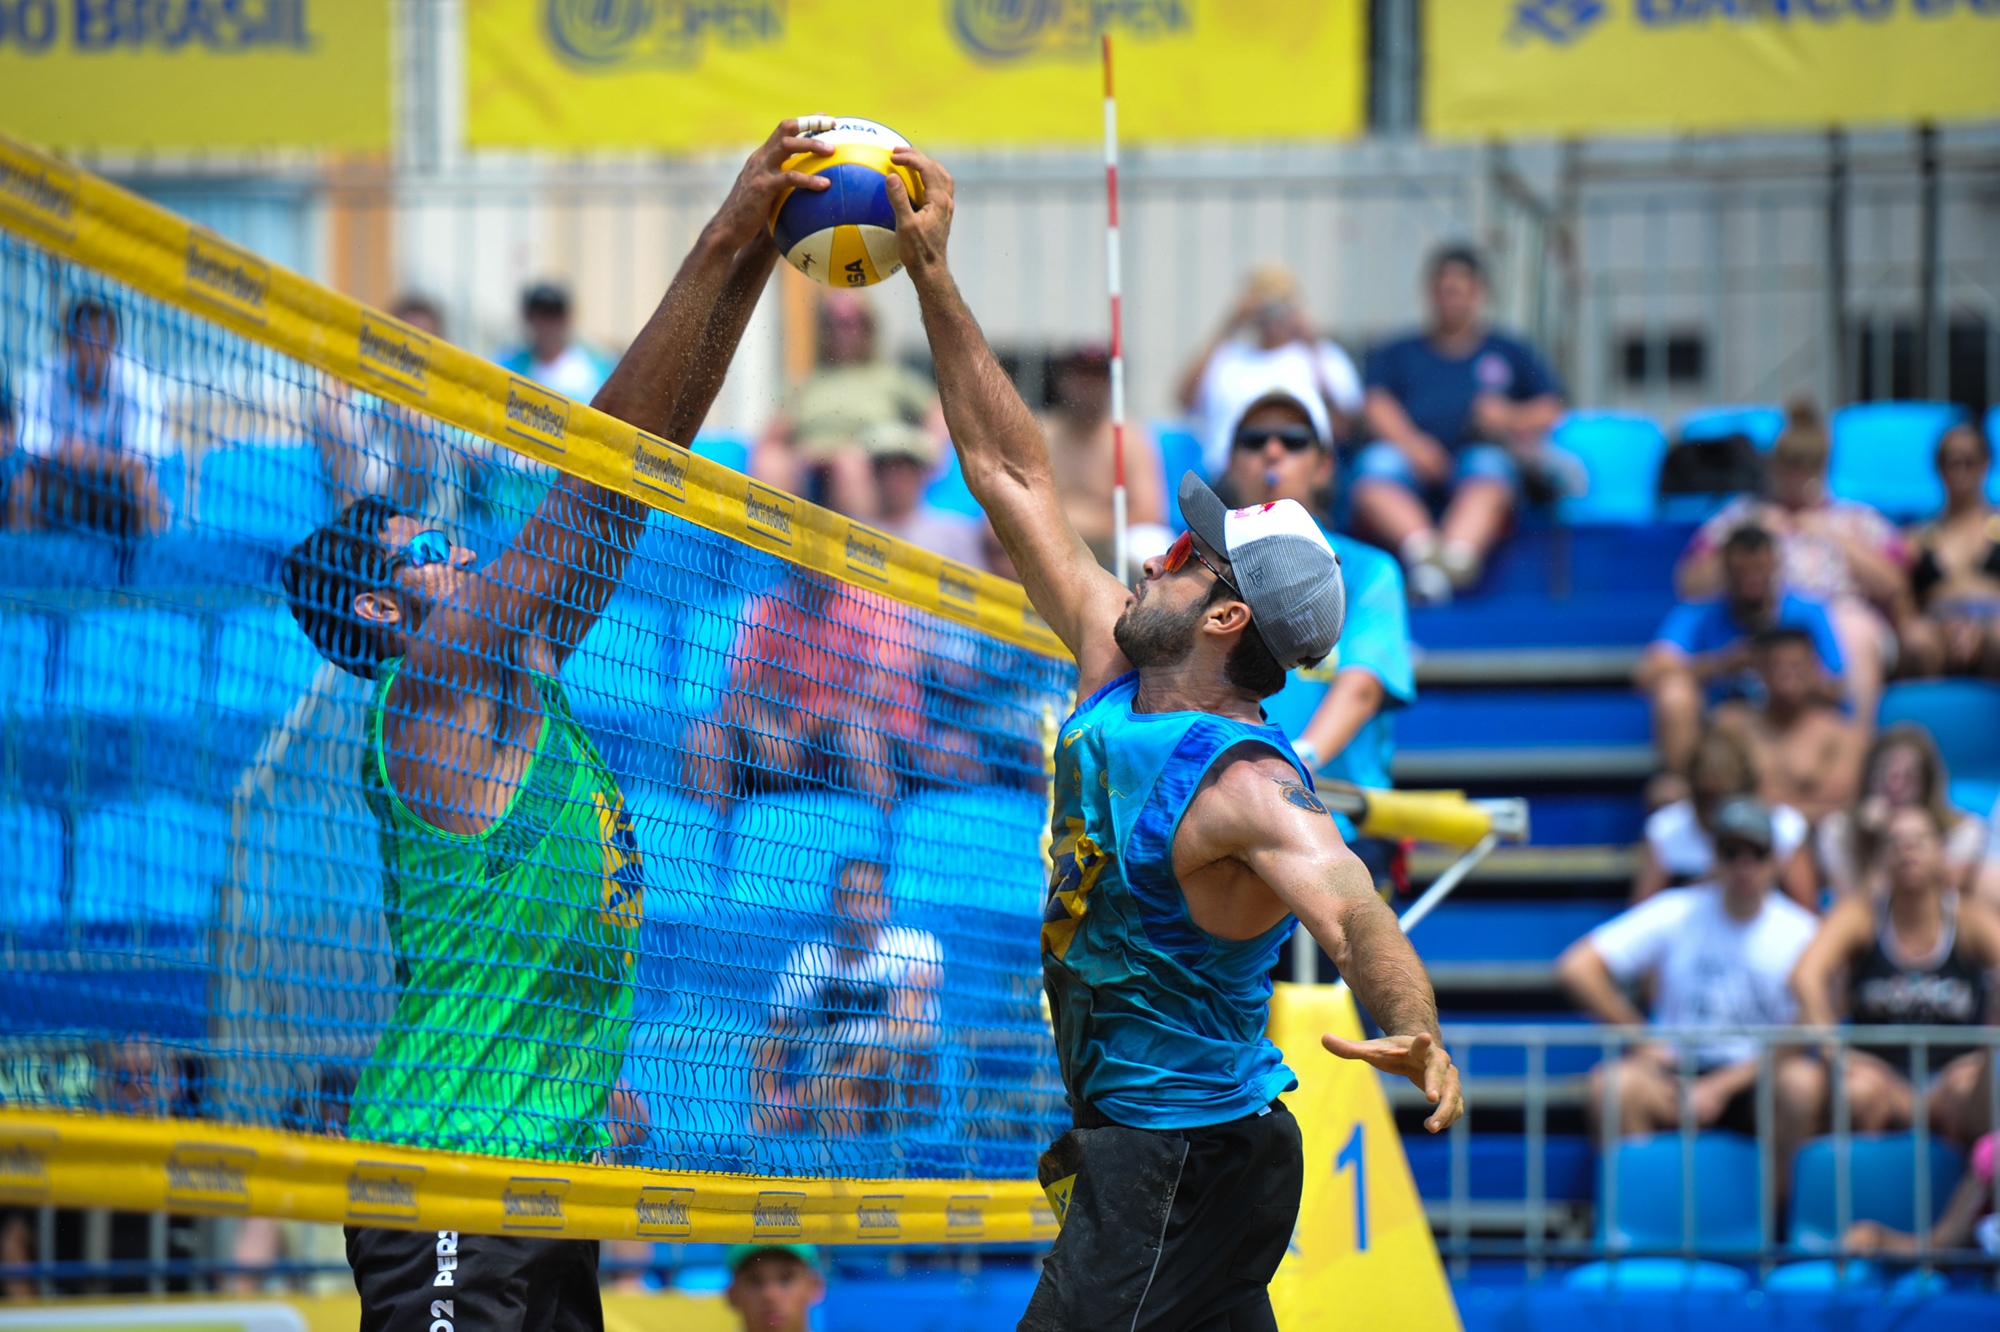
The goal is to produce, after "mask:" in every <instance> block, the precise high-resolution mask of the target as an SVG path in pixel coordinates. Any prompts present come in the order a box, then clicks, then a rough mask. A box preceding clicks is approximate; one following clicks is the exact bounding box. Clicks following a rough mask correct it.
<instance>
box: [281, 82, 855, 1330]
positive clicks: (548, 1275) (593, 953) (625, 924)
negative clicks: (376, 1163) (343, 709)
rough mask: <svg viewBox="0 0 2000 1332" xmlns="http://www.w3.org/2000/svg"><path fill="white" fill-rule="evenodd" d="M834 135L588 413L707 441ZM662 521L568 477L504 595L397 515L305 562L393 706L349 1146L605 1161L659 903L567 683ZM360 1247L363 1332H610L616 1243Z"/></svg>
mask: <svg viewBox="0 0 2000 1332" xmlns="http://www.w3.org/2000/svg"><path fill="white" fill-rule="evenodd" d="M825 127H826V126H824V125H821V124H819V123H818V122H817V121H808V122H801V121H792V120H788V121H785V122H784V123H782V124H781V125H779V127H778V128H777V130H776V131H774V132H773V133H772V135H771V137H770V138H769V139H767V140H766V141H765V142H764V144H763V145H762V146H761V147H759V148H758V149H757V151H756V152H755V153H753V154H752V155H751V157H750V160H749V162H748V163H747V164H746V165H745V166H744V168H743V171H742V173H741V175H739V176H738V178H737V180H736V183H735V186H734V187H733V188H732V189H731V191H730V193H729V196H728V198H727V199H726V200H724V202H723V204H722V207H721V208H720V209H719V210H718V211H717V213H716V215H715V216H714V218H712V219H711V220H710V221H709V223H708V225H707V226H706V227H705V228H703V230H702V233H701V236H700V238H699V239H698V240H697V241H696V243H695V246H694V249H693V250H692V252H690V254H689V255H688V257H687V259H686V260H685V261H684V262H683V263H682V265H681V268H680V271H679V272H678V273H677V274H676V275H675V278H674V281H673V285H672V286H671V287H670V288H669V289H668V291H667V294H666V296H665V297H664V298H663V299H662V301H661V302H660V306H659V309H658V310H657V311H655V313H654V314H653V317H652V318H651V319H650V320H649V321H648V322H647V324H646V327H645V328H644V329H643V330H642V331H641V332H640V334H639V336H638V338H637V340H636V341H634V342H633V344H632V347H631V349H630V350H629V351H627V352H626V354H625V356H624V358H623V360H621V361H620V362H619V364H618V367H617V369H615V370H614V371H613V372H612V374H611V377H610V378H609V379H608V380H607V381H606V382H605V385H604V387H603V388H602V389H601V390H600V391H599V392H598V394H597V397H596V398H595V400H594V401H593V404H592V405H593V406H595V407H597V408H599V409H600V410H602V411H605V412H608V413H610V414H611V415H613V416H617V417H619V418H621V419H623V420H626V421H629V422H630V423H632V424H633V425H636V426H638V427H640V428H641V429H644V430H648V431H652V432H655V433H657V434H661V435H664V436H666V437H667V438H669V439H687V438H689V437H691V436H692V435H693V434H694V432H695V430H696V429H697V428H698V427H699V426H700V423H701V421H702V419H703V418H704V417H705V416H706V415H707V412H708V408H709V404H710V403H711V402H713V401H714V398H715V394H716V391H717V390H718V389H719V388H720V387H721V384H722V379H723V375H724V373H725V371H726V370H727V368H728V365H729V361H730V358H731V357H732V356H733V355H734V353H735V349H736V344H737V342H738V341H739V340H740V339H741V337H742V334H743V329H744V326H745V325H746V324H747V323H748V321H749V318H750V314H751V311H752V310H753V309H754V308H755V306H756V303H757V298H758V296H759V294H760V293H761V292H762V290H763V287H764V284H765V282H766V281H767V280H768V279H769V277H770V274H771V269H772V266H773V264H774V262H775V261H776V259H777V249H776V247H775V246H774V245H773V244H772V242H771V240H770V238H769V235H768V233H767V232H766V230H765V220H766V218H768V216H769V215H770V210H771V207H772V205H773V203H774V202H775V200H776V199H777V197H778V194H779V192H780V191H781V190H783V189H784V188H786V187H788V186H791V187H797V188H801V189H824V188H825V187H826V186H825V181H824V179H823V178H818V177H813V176H809V175H805V174H803V173H800V172H797V171H789V172H788V171H785V170H784V169H783V163H784V161H785V159H786V158H788V157H789V156H791V155H793V154H795V153H798V152H804V151H822V152H823V151H825V150H824V149H823V148H821V147H820V145H819V144H817V143H816V142H815V141H813V140H812V139H810V138H806V137H802V136H801V134H800V131H801V130H802V129H809V130H818V129H821V128H825ZM644 522H645V510H644V508H643V507H642V506H641V505H639V504H638V503H637V502H636V501H634V500H631V499H628V498H627V497H625V496H623V495H620V494H618V493H616V492H614V491H610V490H607V489H605V488H603V487H601V486H597V485H594V484H592V483H590V482H587V481H583V480H580V479H578V478H576V477H572V476H564V477H563V478H562V479H561V480H560V481H559V482H558V483H557V484H556V485H555V486H554V487H553V488H552V489H551V490H550V492H549V494H548V497H547V498H546V499H545V500H544V501H543V502H542V505H541V507H540V508H539V509H538V510H537V511H536V512H535V513H534V514H533V515H532V516H531V517H530V518H529V519H528V520H527V522H526V524H525V525H524V526H523V528H522V530H521V533H520V536H519V537H518V538H517V539H516V540H515V542H514V544H513V545H512V546H511V547H509V548H508V549H507V550H506V551H505V552H504V553H503V554H502V555H501V556H500V557H499V558H498V559H497V560H496V561H494V562H493V563H492V564H491V565H489V566H487V567H485V568H483V569H475V568H473V566H472V560H473V555H472V552H471V551H469V550H466V549H463V548H461V547H458V546H454V545H453V544H452V543H451V541H450V540H449V538H448V537H447V536H446V534H445V533H443V532H441V531H437V530H435V529H432V528H429V527H427V526H426V524H425V523H424V522H423V521H421V520H420V519H418V518H415V517H413V516H410V515H407V514H403V513H400V512H398V511H396V510H395V509H394V508H392V507H391V506H389V505H387V504H385V503H383V502H382V501H380V500H375V499H363V500H360V501H357V502H356V503H354V504H352V505H350V506H349V507H348V509H347V511H346V512H345V513H343V514H342V515H341V516H340V518H339V519H337V520H336V521H334V522H332V523H330V524H328V525H327V526H325V527H323V528H321V529H319V530H318V531H316V532H314V533H313V534H312V535H311V536H310V537H308V538H307V539H306V540H305V541H303V542H301V543H300V544H299V545H298V546H297V547H295V548H294V549H293V550H292V551H291V552H290V553H289V554H288V555H287V556H286V559H285V566H284V582H285V590H286V594H287V596H288V598H289V599H290V602H291V606H292V612H293V614H294V615H295V616H296V617H297V619H298V621H299V624H300V626H301V627H302V628H303V629H304V630H305V631H306V633H307V634H308V636H310V637H311V638H312V640H313V643H314V645H315V646H317V647H318V648H319V650H320V652H321V654H322V655H324V656H325V657H326V658H327V659H328V660H330V661H332V662H334V663H335V664H337V665H339V666H342V667H344V668H345V669H347V670H349V671H352V672H354V673H355V674H357V675H361V676H363V677H365V678H368V679H370V680H373V681H374V682H375V692H374V698H373V701H372V703H371V705H370V707H369V709H368V714H367V721H366V736H365V740H366V744H365V747H364V750H363V773H362V779H363V783H364V786H365V788H366V790H367V793H368V800H369V804H370V806H371V807H372V808H373V810H374V811H375V814H376V816H377V819H378V821H379V823H380V826H381V832H382V856H383V862H384V866H383V867H384V871H385V873H384V876H383V884H384V886H383V897H384V907H385V909H386V912H387V914H388V923H389V934H390V941H391V944H392V946H393V948H394V950H395V955H396V972H397V980H398V983H399V986H400V989H401V995H400V998H399V999H398V1001H397V1005H396V1011H395V1014H394V1016H393V1017H392V1018H391V1019H390V1022H389V1027H388V1029H387V1031H385V1032H384V1034H383V1036H382V1038H381V1040H380V1042H379V1043H378V1044H377V1047H376V1049H375V1052H374V1055H373V1057H372V1059H371V1061H370V1063H369V1066H368V1068H367V1069H366V1070H365V1071H364V1072H363V1074H362V1076H361V1080H360V1084H359V1086H358V1087H357V1088H356V1091H355V1102H354V1108H353V1111H352V1114H351V1116H350V1119H349V1123H348V1132H349V1134H350V1135H351V1136H353V1137H357V1138H368V1139H374V1140H377V1141H383V1142H396V1143H405V1144H409V1145H413V1146H424V1147H440V1148H447V1149H453V1150H459V1151H473V1152H480V1153H486V1154H495V1155H508V1156H528V1157H538V1158H544V1159H552V1160H569V1161H577V1160H584V1159H588V1158H589V1157H590V1155H591V1154H592V1153H593V1152H594V1151H596V1150H597V1149H598V1148H600V1147H602V1146H605V1145H607V1143H608V1141H609V1135H608V1134H607V1132H606V1129H605V1125H604V1119H605V1113H606V1107H607V1103H608V1102H609V1100H610V1099H611V1096H612V1089H613V1088H614V1087H615V1086H616V1084H617V1078H618V1070H619V1067H620V1065H621V1064H622V1063H623V1062H624V1057H625V1044H626V1039H627V1035H628V1033H629V1029H630V1025H631V1017H632V980H633V968H634V957H635V951H636V949H637V946H638V930H639V923H640V916H641V912H642V910H643V894H644V881H643V878H642V869H641V865H640V861H639V854H638V848H637V846H636V844H635V842H634V841H633V838H632V829H631V823H630V820H629V819H628V817H627V816H626V813H625V810H624V803H623V798H622V796H621V794H620V792H619V789H618V783H617V780H616V779H615V778H614V777H613V775H612V774H611V772H610V771H609V770H608V769H607V768H606V767H605V765H604V762H603V760H602V759H601V758H600V757H599V755H598V753H597V750H596V748H595V746H594V745H592V743H591V741H590V738H589V736H588V735H587V734H585V732H584V731H583V729H582V727H580V726H579V725H578V724H577V723H576V721H575V720H574V718H572V717H571V715H570V711H569V706H568V701H567V698H566V696H565V694H564V691H563V686H562V683H561V681H560V679H559V678H558V677H559V673H560V672H561V670H562V666H563V663H564V661H565V660H566V659H567V657H568V656H569V654H570V653H571V652H572V651H573V650H574V649H575V648H576V645H577V644H578V643H579V642H581V641H582V639H583V637H584V635H585V634H586V633H587V632H588V631H589V629H590V626H591V625H592V624H593V623H594V622H595V621H596V619H597V616H598V615H599V614H600V613H601V612H602V611H603V609H604V606H605V604H606V602H607V601H609V599H610V597H611V594H612V592H613V591H614V590H615V588H616V586H617V584H618V582H619V580H620V578H621V577H622V576H623V573H624V567H625V563H626V561H627V559H628V558H629V557H630V555H631V551H632V546H633V543H634V542H635V541H636V540H637V538H638V535H639V532H640V530H641V528H642V527H643V525H644ZM347 1248H348V1258H349V1261H350V1262H351V1263H352V1264H353V1267H354V1273H355V1284H356V1285H357V1286H358V1287H359V1289H360V1292H361V1306H362V1314H361V1326H362V1328H363V1330H364V1332H378V1330H379V1332H392V1330H393V1332H489V1330H491V1332H525V1330H527V1329H540V1328H564V1329H594V1328H601V1327H602V1326H603V1314H602V1310H601V1307H600V1305H599V1303H598V1295H597V1245H596V1244H595V1243H594V1242H586V1241H576V1240H567V1241H565V1240H548V1239H532V1238H528V1237H525V1236H513V1235H509V1236H476V1235H460V1234H458V1233H457V1232H454V1231H444V1232H438V1233H435V1234H430V1233H423V1234H413V1233H410V1232H404V1231H394V1230H381V1229H372V1228H355V1227H350V1228H349V1230H348V1242H347ZM439 1301H443V1303H442V1305H440V1303H439ZM440 1308H442V1309H443V1310H444V1312H443V1313H442V1315H441V1314H440V1312H439V1310H440ZM440 1317H442V1320H443V1323H444V1328H443V1329H440V1328H439V1326H438V1323H439V1320H440Z"/></svg>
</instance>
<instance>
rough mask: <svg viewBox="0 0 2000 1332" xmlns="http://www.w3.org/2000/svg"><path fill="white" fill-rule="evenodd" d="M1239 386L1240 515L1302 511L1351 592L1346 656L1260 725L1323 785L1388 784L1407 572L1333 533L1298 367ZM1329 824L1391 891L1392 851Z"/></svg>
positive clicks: (1273, 704) (1409, 693)
mask: <svg viewBox="0 0 2000 1332" xmlns="http://www.w3.org/2000/svg"><path fill="white" fill-rule="evenodd" d="M1239 383H1240V387H1241V389H1242V391H1243V392H1244V393H1245V394H1246V395H1247V401H1245V402H1244V403H1243V404H1242V405H1241V406H1240V407H1239V408H1238V409H1237V413H1236V417H1235V420H1234V422H1233V423H1232V429H1231V432H1230V452H1229V470H1228V472H1226V473H1225V474H1224V476H1223V480H1224V482H1225V483H1226V491H1227V493H1228V494H1229V496H1230V497H1231V500H1232V502H1234V503H1236V504H1239V505H1254V504H1269V503H1272V502H1274V501H1277V500H1285V499H1289V500H1297V501H1298V502H1299V503H1300V504H1302V505H1304V506H1305V507H1306V510H1307V511H1308V512H1309V513H1311V514H1312V515H1313V516H1314V518H1315V519H1317V520H1318V522H1319V525H1320V529H1321V530H1322V531H1323V532H1325V533H1326V539H1327V542H1328V543H1329V544H1330V545H1331V546H1332V547H1333V551H1334V554H1335V555H1337V556H1339V558H1340V571H1341V575H1342V577H1343V578H1344V579H1345V580H1346V583H1347V622H1346V625H1345V627H1344V628H1343V629H1342V630H1341V634H1340V644H1339V646H1338V647H1336V648H1335V650H1334V652H1333V653H1332V654H1331V655H1330V656H1328V657H1327V659H1326V660H1325V661H1324V662H1322V663H1320V664H1319V665H1318V666H1314V667H1310V668H1304V669H1300V670H1295V671H1292V672H1290V673H1289V674H1288V675H1287V677H1286V680H1285V687H1284V688H1283V689H1282V690H1280V691H1279V692H1278V693H1277V694H1275V695H1273V696H1272V697H1270V698H1267V699H1265V700H1264V715H1265V716H1266V717H1267V718H1268V719H1269V720H1270V721H1271V723H1272V724H1273V725H1275V726H1278V727H1280V728H1282V729H1283V730H1284V732H1285V734H1286V735H1288V736H1290V737H1291V740H1292V748H1293V749H1294V750H1295V751H1297V753H1298V756H1299V759H1300V761H1302V762H1303V763H1304V764H1305V765H1306V767H1307V768H1309V769H1311V770H1312V771H1313V772H1315V773H1316V774H1318V775H1319V776H1321V777H1327V778H1332V779H1335V780H1338V781H1344V782H1353V783H1354V784H1355V785H1357V786H1368V787H1376V788H1381V787H1387V786H1390V785H1393V782H1392V779H1391V776H1390V763H1391V760H1392V759H1393V757H1394V755H1395V748H1396V731H1395V721H1394V719H1393V718H1392V716H1391V714H1392V713H1394V712H1396V711H1397V710H1399V709H1401V708H1405V707H1408V706H1409V705H1410V704H1411V703H1414V702H1415V701H1416V697H1417V686H1416V677H1415V673H1414V671H1413V670H1412V668H1411V662H1410V626H1409V608H1408V604H1407V602H1406V599H1405V597H1404V595H1403V573H1402V570H1401V569H1399V568H1398V567H1397V565H1396V561H1395V560H1394V559H1392V558H1391V557H1390V556H1388V555H1386V554H1384V553H1383V552H1382V551H1380V550H1378V549H1376V548H1375V547H1373V546H1370V545H1367V544H1365V543H1363V542H1360V541H1357V540H1355V539H1354V538H1353V537H1349V536H1343V535H1341V534H1340V533H1338V532H1336V531H1334V530H1333V523H1332V520H1331V518H1330V517H1329V514H1330V513H1331V510H1332V506H1333V502H1334V485H1335V477H1336V475H1337V472H1336V468H1335V464H1334V455H1333V447H1332V442H1331V440H1330V439H1329V438H1328V436H1329V434H1330V431H1331V421H1330V420H1329V418H1328V415H1327V411H1326V407H1325V405H1324V404H1323V403H1322V402H1321V401H1320V398H1319V394H1318V393H1317V391H1316V389H1315V387H1314V384H1313V381H1312V380H1311V379H1309V378H1308V377H1307V376H1306V375H1305V374H1304V373H1303V371H1302V369H1301V368H1300V367H1298V366H1297V365H1295V364H1293V365H1287V364H1283V363H1275V364H1272V365H1270V366H1268V367H1267V368H1266V370H1265V372H1264V377H1263V378H1262V379H1261V380H1253V379H1250V378H1248V377H1247V376H1245V377H1244V378H1243V379H1241V380H1240V381H1239ZM1334 819H1335V821H1336V822H1338V823H1339V824H1340V825H1341V829H1340V831H1341V835H1342V836H1343V837H1345V838H1346V839H1347V842H1348V845H1349V846H1352V847H1353V848H1354V850H1355V853H1356V854H1357V855H1359V856H1360V857H1361V858H1362V861H1363V862H1364V863H1365V864H1367V865H1368V867H1369V869H1370V870H1372V871H1374V873H1375V876H1376V882H1377V883H1384V882H1386V881H1387V879H1388V875H1389V867H1390V861H1391V859H1392V857H1393V855H1394V853H1395V850H1396V846H1395V844H1393V843H1388V842H1383V841H1381V840H1379V839H1376V838H1358V837H1357V834H1356V831H1355V829H1354V826H1353V824H1352V823H1351V822H1350V821H1349V820H1348V819H1347V817H1346V816H1345V815H1343V814H1336V815H1335V816H1334Z"/></svg>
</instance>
